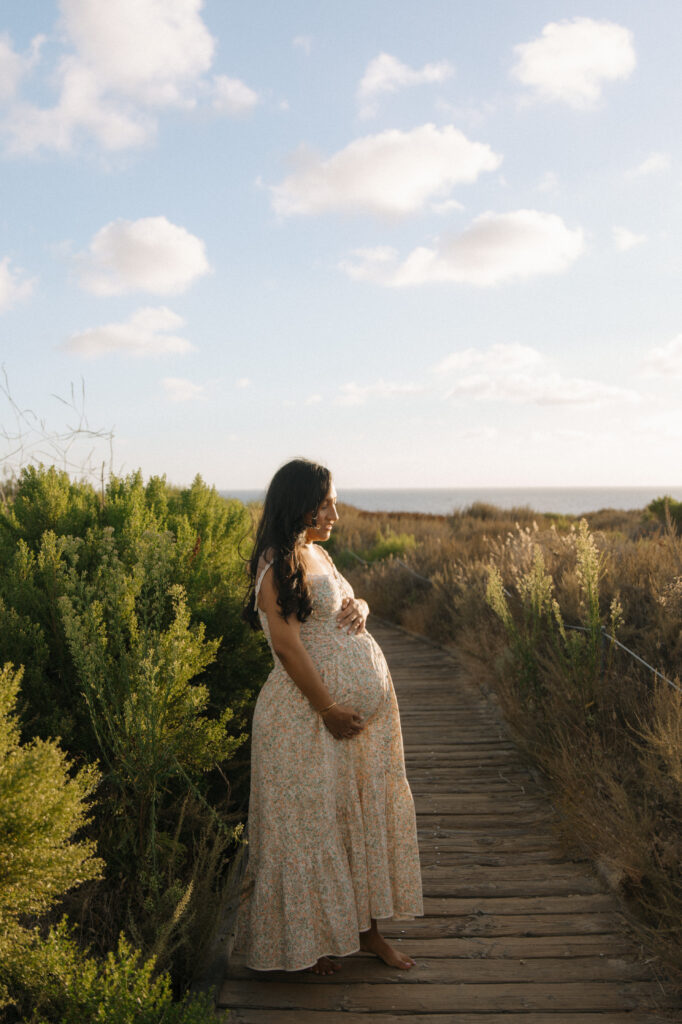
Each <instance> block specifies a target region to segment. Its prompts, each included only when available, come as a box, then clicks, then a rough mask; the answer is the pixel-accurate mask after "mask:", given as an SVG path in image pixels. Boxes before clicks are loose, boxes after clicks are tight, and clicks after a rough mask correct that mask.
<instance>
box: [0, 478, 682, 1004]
mask: <svg viewBox="0 0 682 1024" xmlns="http://www.w3.org/2000/svg"><path fill="white" fill-rule="evenodd" d="M256 511H257V509H256V510H254V509H249V508H246V507H244V506H243V505H242V504H241V503H240V502H238V501H236V500H226V499H223V498H221V497H219V496H218V495H217V493H216V492H215V490H213V489H212V488H209V487H207V486H206V485H205V484H204V483H203V481H202V480H201V479H200V478H197V479H196V480H195V481H194V483H193V484H192V486H191V487H189V488H186V489H178V488H174V487H171V486H169V485H168V484H167V482H166V481H165V479H164V478H159V477H152V478H151V479H149V480H147V481H144V480H143V479H142V477H141V475H140V474H139V473H133V474H131V475H129V476H127V477H116V476H110V478H109V480H108V482H106V483H103V484H102V485H101V486H99V487H94V486H93V485H91V484H90V483H86V482H77V481H75V480H74V479H73V478H72V477H71V476H69V475H68V474H67V473H66V472H65V471H63V470H58V469H56V468H54V467H51V468H44V467H36V466H33V465H29V466H26V467H24V468H23V469H22V470H21V472H20V473H19V474H18V475H17V476H16V477H15V479H14V480H13V481H12V482H11V484H7V485H6V486H5V488H4V493H3V497H2V500H1V501H0V570H1V571H0V830H1V831H2V836H3V843H2V844H0V847H1V850H0V1019H2V1020H4V1021H6V1022H8V1024H13V1022H16V1021H20V1020H21V1021H26V1022H27V1024H58V1022H62V1024H72V1022H73V1024H76V1022H79V1024H80V1022H82V1021H85V1020H102V1021H106V1022H107V1024H109V1022H111V1024H119V1022H120V1024H126V1022H132V1021H135V1022H138V1021H139V1022H141V1024H146V1022H148V1024H152V1022H157V1021H161V1020H163V1021H167V1022H170V1024H209V1022H213V1021H215V1020H216V1019H217V1018H216V1017H215V1014H214V1011H213V1009H212V1006H211V1005H210V1000H208V999H207V998H204V997H202V996H198V995H192V994H191V992H190V990H189V986H190V984H191V982H192V981H193V980H194V979H196V977H197V973H198V972H199V971H200V970H201V967H202V965H203V964H204V963H205V960H206V957H207V954H208V950H209V949H210V947H211V942H212V939H213V936H214V934H215V932H216V928H217V926H218V923H219V922H220V920H221V918H222V917H223V916H224V913H225V906H226V901H228V900H229V899H230V898H233V896H234V886H235V879H236V878H237V877H238V875H239V866H240V861H241V858H242V857H243V853H244V849H245V847H244V840H243V827H244V823H245V820H246V805H247V799H248V778H249V724H250V717H251V713H252V710H253V705H254V702H255V698H256V696H257V693H258V689H259V687H260V685H261V684H262V682H263V680H264V679H265V677H266V675H267V672H268V670H269V665H270V659H269V653H268V651H267V648H266V646H265V644H264V642H263V639H262V636H260V635H258V634H253V633H252V632H251V631H250V630H248V629H247V628H246V626H245V624H244V623H243V621H242V619H241V607H242V600H243V595H244V587H245V583H246V578H245V560H246V558H247V557H248V554H249V548H250V543H251V538H252V517H253V514H254V512H256ZM340 511H341V520H340V522H339V524H338V526H337V528H336V530H335V533H334V536H333V538H332V540H331V541H330V542H329V547H330V548H331V549H332V550H333V553H334V557H335V559H336V561H337V563H338V564H339V565H340V567H341V568H342V569H343V571H344V572H345V573H346V575H347V576H348V577H349V578H350V579H351V581H352V583H353V585H354V586H355V588H356V591H357V592H358V593H360V594H362V596H365V597H367V599H368V600H369V603H370V606H371V607H372V610H373V612H374V614H376V615H378V616H381V617H384V618H386V619H389V620H391V621H393V622H395V623H397V624H399V625H401V626H402V627H404V628H406V629H409V630H411V631H414V632H417V633H420V634H423V635H425V636H428V637H431V638H432V639H434V640H436V641H438V642H440V643H443V644H445V645H448V646H450V647H451V648H452V650H453V652H454V653H456V656H457V657H458V658H460V659H463V660H464V662H465V663H466V667H467V668H468V669H469V670H471V671H474V672H476V673H477V674H478V675H479V677H480V678H481V681H482V683H483V684H484V685H486V686H487V687H488V688H489V690H490V692H491V693H494V694H495V695H496V699H498V700H499V701H500V702H501V704H502V706H503V708H504V710H505V713H506V715H507V718H508V720H509V722H510V724H511V727H512V728H513V729H514V731H515V733H516V736H517V738H518V740H519V742H520V743H521V744H522V746H523V747H524V748H525V750H526V751H527V753H528V756H529V757H531V758H533V759H534V761H535V762H536V763H537V764H538V765H539V766H540V767H541V768H542V770H543V771H544V772H545V774H546V776H547V779H548V782H549V784H550V785H551V787H552V788H553V791H554V795H555V798H556V802H557V805H558V807H559V808H560V810H561V811H562V814H563V817H562V820H563V828H564V833H565V837H566V843H567V845H569V846H570V845H571V844H576V845H577V846H578V847H579V848H580V849H581V850H582V851H585V850H587V851H588V852H589V854H590V855H592V856H593V857H594V859H595V861H597V862H598V863H599V864H600V865H601V866H602V868H603V870H604V871H606V872H607V873H608V874H609V876H610V879H611V881H612V884H613V885H614V886H615V887H617V888H618V889H619V890H620V891H621V892H622V893H623V895H624V896H625V897H626V898H627V899H628V901H629V904H630V906H631V907H633V908H635V909H636V912H637V919H638V921H639V926H640V927H641V928H642V930H643V931H646V932H647V933H648V937H649V940H650V941H651V943H652V944H654V943H657V950H658V952H659V954H660V956H661V958H662V959H664V960H665V961H666V963H668V964H669V965H675V964H676V965H677V966H679V965H680V963H681V962H682V953H681V947H682V940H681V938H680V934H679V921H680V919H682V876H681V871H680V863H681V861H682V857H681V856H680V854H681V853H682V849H681V848H680V824H681V822H682V798H681V792H682V760H681V758H682V696H681V694H680V690H679V689H678V688H676V687H679V673H680V664H681V659H682V638H681V637H680V631H679V621H680V613H681V612H682V542H681V541H680V538H679V537H678V534H677V527H676V518H675V516H676V512H677V510H676V506H675V504H674V503H672V502H670V501H668V500H663V499H661V501H659V502H653V503H652V504H651V506H649V509H648V510H646V511H645V512H644V513H642V512H616V511H604V512H600V513H595V514H593V515H591V516H588V517H586V520H585V521H584V522H578V521H577V520H575V519H573V518H572V517H569V516H540V515H536V514H535V513H533V512H532V511H531V510H529V509H516V510H513V511H511V512H505V511H501V510H499V509H496V508H494V507H493V506H490V505H485V504H481V503H479V504H476V505H473V506H471V507H470V508H469V509H466V510H464V511H461V512H455V513H453V514H452V515H450V516H430V515H408V514H402V513H401V514H398V513H393V514H388V513H386V514H382V513H366V512H361V511H359V510H357V509H353V508H350V507H348V506H340ZM607 634H608V636H607ZM609 637H616V638H617V639H618V640H620V641H621V642H622V643H624V644H626V645H627V646H628V647H631V648H632V649H633V650H634V651H636V652H637V653H638V654H639V655H640V656H641V657H643V658H644V659H645V660H646V661H648V662H649V663H650V664H651V665H654V666H655V667H656V668H657V669H658V670H660V673H662V675H663V676H665V677H666V679H667V680H669V682H668V681H666V679H663V678H661V677H660V676H656V675H654V674H653V673H652V672H651V671H650V669H648V668H645V667H644V666H642V665H641V664H640V663H638V662H636V661H634V660H633V659H632V658H631V657H630V656H629V655H628V654H626V653H625V652H624V651H623V650H622V649H621V648H619V647H617V646H616V645H615V644H614V643H613V642H612V641H611V640H610V639H609ZM671 684H673V685H671Z"/></svg>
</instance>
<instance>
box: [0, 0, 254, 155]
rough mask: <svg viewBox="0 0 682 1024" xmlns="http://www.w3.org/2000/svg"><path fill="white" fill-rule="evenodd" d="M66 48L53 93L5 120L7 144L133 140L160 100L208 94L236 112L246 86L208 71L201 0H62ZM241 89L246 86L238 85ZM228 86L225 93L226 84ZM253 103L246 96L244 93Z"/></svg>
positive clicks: (210, 42)
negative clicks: (47, 102)
mask: <svg viewBox="0 0 682 1024" xmlns="http://www.w3.org/2000/svg"><path fill="white" fill-rule="evenodd" d="M59 6H60V12H61V25H60V28H61V36H62V39H63V40H64V44H65V50H64V52H63V53H62V55H61V57H60V58H59V60H58V63H57V67H56V70H55V71H54V72H53V74H52V76H51V79H50V80H49V81H50V84H52V83H55V84H56V87H57V89H58V96H57V100H56V103H55V104H54V105H53V106H51V107H39V106H36V105H34V104H32V103H28V102H22V101H21V100H17V102H16V103H15V104H14V105H13V106H12V107H11V109H10V110H9V113H8V116H7V118H6V121H5V132H6V134H7V135H8V139H9V142H8V145H9V148H10V151H13V152H17V153H30V152H34V151H36V150H38V149H41V148H46V149H56V150H59V151H63V152H65V151H68V150H70V149H72V148H73V147H74V145H75V144H76V143H77V141H78V140H79V139H80V138H82V137H86V138H87V137H90V138H93V139H94V140H95V141H96V142H97V143H98V144H99V145H101V146H102V147H103V148H104V149H106V150H110V151H116V150H122V149H127V148H129V147H131V146H140V145H143V144H144V143H146V142H148V141H150V140H151V139H152V138H153V137H154V134H155V132H156V128H157V115H158V112H159V111H160V110H163V109H167V108H182V109H191V108H192V107H194V106H195V105H196V104H197V101H198V99H199V98H201V97H203V96H205V95H207V94H208V95H209V96H213V98H214V100H215V102H216V106H217V108H218V109H220V110H225V111H226V112H228V113H232V112H233V108H238V110H237V112H238V113H242V112H243V110H244V108H245V104H246V102H247V95H248V93H250V92H251V90H248V86H245V85H243V83H238V84H239V85H241V86H242V91H241V92H240V93H239V95H237V93H238V92H239V90H238V89H237V84H236V83H237V80H236V79H227V82H229V83H232V85H231V98H230V95H229V94H230V89H228V88H227V87H226V86H225V85H224V83H221V82H220V79H222V78H224V77H225V76H218V80H217V81H218V84H217V85H216V86H214V87H211V86H210V85H209V84H208V82H207V81H206V79H205V77H204V76H205V75H206V74H207V72H208V71H209V69H210V67H211V64H212V62H213V56H214V51H215V40H214V39H213V36H212V35H211V34H210V32H209V31H208V29H207V27H206V25H205V24H204V22H203V20H202V18H201V13H200V12H201V7H202V0H115V2H109V3H95V2H93V0H60V5H59ZM244 90H247V92H244ZM226 93H227V94H228V95H227V96H226V95H225V94H226ZM251 105H253V103H251Z"/></svg>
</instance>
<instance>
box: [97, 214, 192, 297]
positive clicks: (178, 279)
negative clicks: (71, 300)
mask: <svg viewBox="0 0 682 1024" xmlns="http://www.w3.org/2000/svg"><path fill="white" fill-rule="evenodd" d="M78 259H79V263H80V274H81V284H82V285H83V287H84V288H86V289H87V290H88V291H90V292H93V293H94V294H95V295H122V294H124V293H126V292H134V291H147V292H152V293H153V294H155V295H177V294H179V293H180V292H183V291H185V290H186V289H187V288H188V287H189V286H190V284H192V282H193V281H195V280H196V279H197V278H198V277H201V276H202V275H203V274H206V273H208V271H209V270H210V267H209V263H208V260H207V258H206V249H205V246H204V243H203V242H202V240H201V239H200V238H197V237H196V235H192V234H190V232H189V231H187V230H185V228H182V227H179V226H178V225H177V224H171V222H170V221H169V220H167V219H166V218H165V217H142V218H141V219H140V220H134V221H130V220H115V221H112V222H111V223H110V224H106V225H105V226H104V227H103V228H100V230H99V231H98V232H97V234H96V235H95V236H94V237H93V239H92V241H91V242H90V246H89V248H88V251H87V253H84V254H82V255H81V256H79V257H78Z"/></svg>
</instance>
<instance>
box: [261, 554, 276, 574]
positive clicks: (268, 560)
mask: <svg viewBox="0 0 682 1024" xmlns="http://www.w3.org/2000/svg"><path fill="white" fill-rule="evenodd" d="M274 560H275V549H274V548H265V550H264V551H261V553H260V558H259V559H258V572H259V573H260V572H262V571H263V569H264V568H265V566H266V565H272V563H273V561H274Z"/></svg>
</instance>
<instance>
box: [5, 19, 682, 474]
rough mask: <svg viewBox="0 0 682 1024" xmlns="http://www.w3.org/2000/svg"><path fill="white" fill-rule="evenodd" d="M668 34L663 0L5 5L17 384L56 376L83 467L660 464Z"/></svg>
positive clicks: (668, 287) (680, 429)
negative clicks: (82, 425)
mask: <svg viewBox="0 0 682 1024" xmlns="http://www.w3.org/2000/svg"><path fill="white" fill-rule="evenodd" d="M681 31H682V7H681V6H680V4H679V3H678V2H677V0H675V2H673V0H670V2H668V0H653V2H651V3H647V4H642V3H641V2H628V0H618V2H605V0H603V2H599V0H594V2H587V3H581V4H578V3H570V2H544V0H523V2H521V0H518V2H513V0H497V2H495V0H480V2H478V3H476V4H472V3H465V2H463V0H420V2H419V3H416V2H414V0H411V2H409V3H408V2H404V0H390V2H383V0H381V2H374V0H369V2H367V0H365V2H362V3H360V2H355V0H345V2H344V3H343V4H342V3H331V2H329V3H319V2H313V0H294V2H287V3H285V4H276V3H265V2H262V0H261V2H259V0H253V2H252V3H250V4H237V3H230V2H227V0H207V2H205V3H203V4H202V3H200V2H199V0H163V2H162V0H109V2H107V3H106V4H102V3H99V2H97V0H60V2H59V3H48V2H45V0H40V2H38V0H10V2H8V3H6V4H4V5H3V7H2V10H1V11H0V152H1V154H2V155H1V156H0V175H1V178H0V181H1V183H2V200H3V201H2V205H1V207H0V362H1V363H2V364H3V366H4V368H5V370H6V373H7V376H8V379H9V383H10V386H11V390H12V394H13V396H14V398H15V401H16V402H18V403H19V404H20V405H21V406H22V407H27V408H30V409H31V410H33V411H34V412H35V413H36V414H37V416H39V417H42V418H44V419H45V421H46V422H47V424H48V425H49V426H50V427H53V428H54V429H61V427H62V425H63V423H64V422H65V412H64V406H63V405H62V404H61V403H60V402H59V401H57V399H56V398H55V397H54V395H58V396H62V397H66V396H67V395H68V393H69V389H70V386H71V383H72V382H74V383H75V384H76V387H77V388H80V382H81V380H83V381H84V385H85V395H86V412H87V415H88V418H89V421H90V423H91V425H92V426H95V427H102V428H106V429H109V428H113V431H114V446H113V453H114V455H113V463H114V469H115V470H116V471H124V472H125V471H130V470H132V469H136V468H138V467H140V468H141V469H142V471H143V472H144V474H145V475H149V474H152V473H165V474H166V475H167V477H168V479H169V480H171V481H173V482H176V483H187V482H189V481H190V480H191V479H192V478H193V477H194V475H195V474H196V473H197V472H199V473H201V474H202V475H203V476H204V478H205V479H206V480H207V481H208V482H210V483H213V484H215V485H216V486H218V487H219V488H260V487H262V486H263V485H264V484H265V483H266V482H267V480H268V479H269V478H270V476H271V475H272V473H273V471H274V470H275V469H276V468H277V466H278V465H280V464H281V463H282V462H283V461H285V460H286V459H287V458H290V457H293V456H295V455H307V456H308V457H311V458H315V459H318V460H320V461H322V462H324V463H326V464H328V465H329V466H330V467H331V468H332V470H333V471H334V473H335V477H336V482H337V487H338V488H339V489H342V488H343V487H344V486H346V487H380V486H385V487H457V486H461V487H476V486H552V485H569V486H570V485H575V486H580V485H595V486H599V485H649V484H651V485H666V484H667V485H674V484H679V483H680V481H681V476H680V470H679V456H678V453H679V449H680V442H681V441H682V403H681V402H680V383H681V381H682V288H681V284H682V250H681V248H680V228H681V224H682V146H681V142H680V139H681V136H682V133H681V132H680V110H681V109H682V78H681V77H680V74H679V52H678V43H679V38H680V33H681ZM0 411H1V413H2V416H1V417H0V423H2V424H3V425H4V427H5V429H6V430H7V429H11V421H12V416H11V409H10V408H9V406H8V404H7V402H6V401H5V403H4V404H3V405H0ZM66 420H67V421H68V416H66ZM29 440H30V439H29ZM94 457H95V459H97V458H99V457H100V453H99V452H97V451H96V452H95V456H94ZM102 457H106V453H104V454H102Z"/></svg>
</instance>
